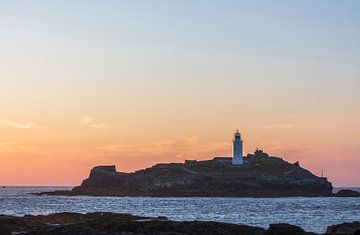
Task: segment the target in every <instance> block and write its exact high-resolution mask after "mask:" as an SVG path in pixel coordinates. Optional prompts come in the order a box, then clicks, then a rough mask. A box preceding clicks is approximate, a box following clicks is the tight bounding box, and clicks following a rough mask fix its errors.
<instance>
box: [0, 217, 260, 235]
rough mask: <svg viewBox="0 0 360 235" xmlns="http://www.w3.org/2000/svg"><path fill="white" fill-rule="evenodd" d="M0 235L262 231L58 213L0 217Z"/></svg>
mask: <svg viewBox="0 0 360 235" xmlns="http://www.w3.org/2000/svg"><path fill="white" fill-rule="evenodd" d="M0 234H1V235H10V234H27V235H45V234H46V235H51V234H56V235H62V234H64V235H67V234H74V235H110V234H124V235H125V234H126V235H134V234H164V235H167V234H238V235H242V234H244V235H261V234H264V229H262V228H256V227H249V226H244V225H235V224H226V223H215V222H197V221H193V222H175V221H168V220H167V219H166V218H162V217H159V218H145V217H138V216H132V215H129V214H113V213H90V214H77V213H60V214H52V215H48V216H25V217H9V216H0Z"/></svg>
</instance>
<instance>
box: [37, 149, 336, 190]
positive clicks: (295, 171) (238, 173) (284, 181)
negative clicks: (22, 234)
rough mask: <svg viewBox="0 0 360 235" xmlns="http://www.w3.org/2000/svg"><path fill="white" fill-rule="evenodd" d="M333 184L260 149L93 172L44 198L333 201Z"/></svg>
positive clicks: (296, 164)
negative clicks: (235, 158)
mask: <svg viewBox="0 0 360 235" xmlns="http://www.w3.org/2000/svg"><path fill="white" fill-rule="evenodd" d="M332 189H333V188H332V185H331V183H330V182H329V181H328V180H327V179H326V178H324V177H318V176H315V175H314V174H312V173H311V172H310V171H308V170H306V169H304V168H302V167H301V166H300V164H299V163H298V162H296V163H293V164H291V163H289V162H287V161H285V160H283V159H282V158H279V157H272V156H269V155H268V154H266V153H265V152H263V151H262V150H256V151H255V153H254V154H248V155H247V156H246V157H244V158H243V164H242V165H234V164H232V158H227V157H217V158H214V159H212V160H205V161H196V160H187V161H185V162H184V163H169V164H157V165H154V166H152V167H150V168H147V169H144V170H139V171H136V172H133V173H124V172H116V169H115V166H97V167H94V168H93V169H92V170H91V172H90V175H89V178H88V179H85V180H84V181H83V182H82V184H81V185H80V186H77V187H74V188H73V189H72V190H70V191H65V190H64V191H55V192H42V193H40V194H46V195H69V196H73V195H91V196H156V197H194V196H195V197H293V196H307V197H317V196H333V193H332Z"/></svg>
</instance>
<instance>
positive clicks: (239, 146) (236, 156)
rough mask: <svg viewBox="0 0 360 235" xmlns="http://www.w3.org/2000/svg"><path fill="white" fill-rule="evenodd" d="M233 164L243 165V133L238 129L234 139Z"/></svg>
mask: <svg viewBox="0 0 360 235" xmlns="http://www.w3.org/2000/svg"><path fill="white" fill-rule="evenodd" d="M232 164H233V165H243V164H244V160H243V141H242V139H241V134H240V133H239V131H238V130H237V131H236V133H235V136H234V140H233V160H232Z"/></svg>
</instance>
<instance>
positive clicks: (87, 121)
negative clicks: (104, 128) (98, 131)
mask: <svg viewBox="0 0 360 235" xmlns="http://www.w3.org/2000/svg"><path fill="white" fill-rule="evenodd" d="M93 120H94V118H93V117H91V116H86V115H85V116H82V118H81V119H80V121H79V123H80V124H83V125H88V124H90V123H92V121H93Z"/></svg>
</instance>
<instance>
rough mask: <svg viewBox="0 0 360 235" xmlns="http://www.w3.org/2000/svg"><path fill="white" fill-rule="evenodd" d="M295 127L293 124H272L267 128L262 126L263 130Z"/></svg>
mask: <svg viewBox="0 0 360 235" xmlns="http://www.w3.org/2000/svg"><path fill="white" fill-rule="evenodd" d="M291 127H293V125H292V124H272V125H267V126H262V127H261V128H263V129H288V128H291Z"/></svg>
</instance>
